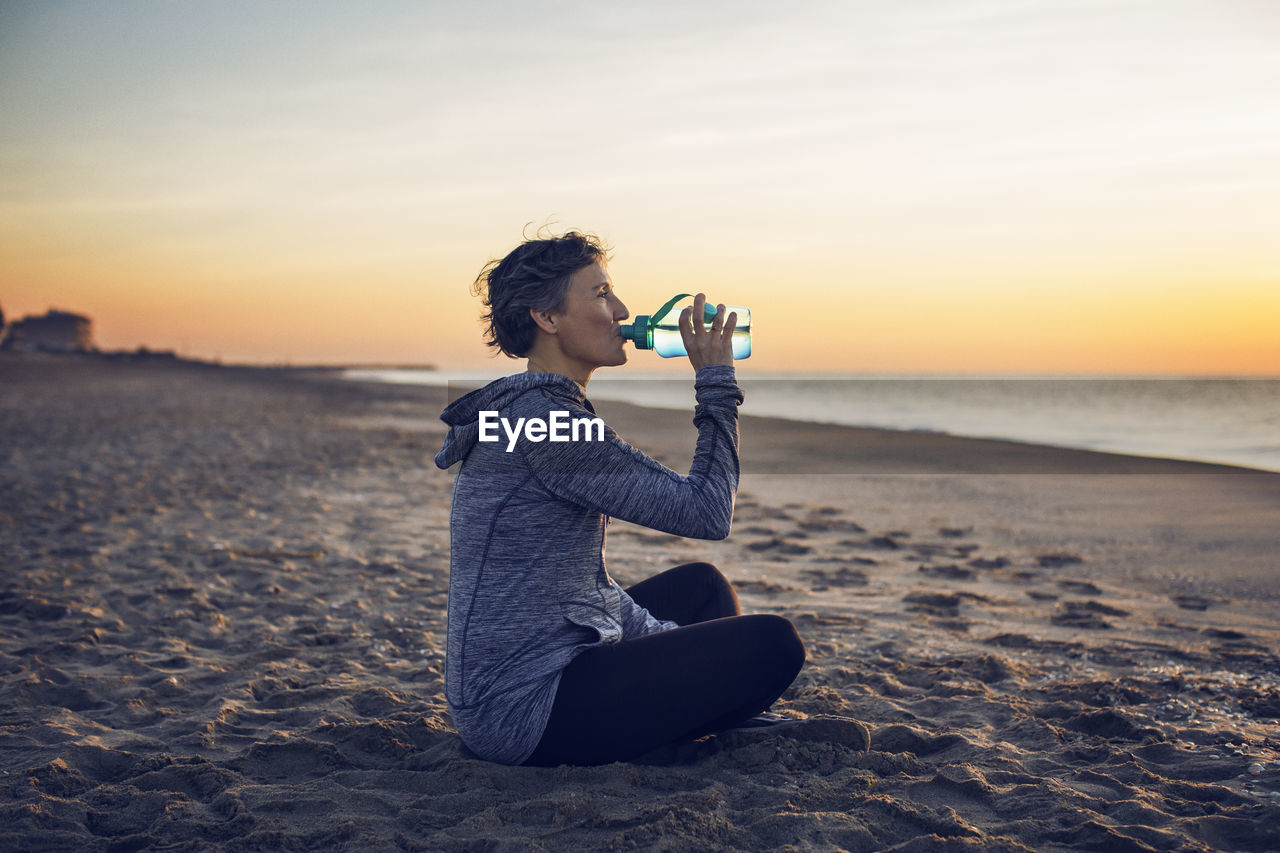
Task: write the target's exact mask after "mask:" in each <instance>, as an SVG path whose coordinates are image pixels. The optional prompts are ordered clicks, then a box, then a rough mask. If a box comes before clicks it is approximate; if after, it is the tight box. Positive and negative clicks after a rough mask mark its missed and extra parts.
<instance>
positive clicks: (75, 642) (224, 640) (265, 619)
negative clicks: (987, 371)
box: [0, 356, 1280, 851]
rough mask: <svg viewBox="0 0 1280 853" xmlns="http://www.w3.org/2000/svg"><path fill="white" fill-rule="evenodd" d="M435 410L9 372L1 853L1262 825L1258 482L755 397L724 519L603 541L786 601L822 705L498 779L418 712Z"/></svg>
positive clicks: (967, 846)
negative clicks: (865, 733) (661, 745)
mask: <svg viewBox="0 0 1280 853" xmlns="http://www.w3.org/2000/svg"><path fill="white" fill-rule="evenodd" d="M443 402H444V398H443V394H442V393H441V392H439V391H433V390H431V389H422V388H404V387H396V386H378V385H372V384H359V383H352V382H345V381H343V380H340V379H338V378H336V377H334V376H332V375H326V374H324V373H322V372H309V371H298V370H293V371H290V370H267V369H249V368H243V369H242V368H229V367H216V366H202V365H193V364H187V363H181V362H176V363H169V362H165V361H163V360H155V359H152V360H141V361H128V360H122V361H117V362H107V361H103V360H99V359H77V358H53V357H34V356H22V357H19V356H6V357H4V358H0V568H2V571H3V575H2V578H3V586H2V589H0V665H2V669H0V672H2V673H3V680H2V681H0V770H2V772H3V775H2V776H0V849H4V850H109V851H126V850H184V851H185V850H191V851H195V850H374V851H378V850H472V849H485V850H489V849H499V850H502V849H520V850H524V849H548V850H568V849H571V850H581V849H646V850H776V849H795V850H836V849H844V850H858V851H862V850H901V851H926V850H964V851H970V850H1001V851H1004V850H1028V849H1029V850H1126V851H1127V850H1132V851H1143V850H1259V851H1260V850H1276V849H1280V793H1277V792H1280V761H1278V759H1280V719H1278V717H1280V660H1278V659H1277V655H1276V653H1275V652H1274V651H1273V650H1274V649H1276V648H1277V647H1278V644H1277V640H1278V639H1280V637H1278V636H1277V634H1278V632H1277V627H1276V624H1275V612H1276V609H1277V602H1278V601H1280V572H1278V571H1277V565H1278V563H1277V560H1278V558H1277V557H1276V552H1277V551H1278V550H1280V547H1278V546H1280V533H1278V532H1277V524H1276V521H1277V519H1280V475H1277V474H1267V473H1258V472H1248V471H1243V470H1239V469H1231V468H1226V467H1221V466H1208V465H1192V464H1186V463H1171V462H1162V461H1157V460H1142V459H1136V458H1132V457H1123V456H1110V455H1105V454H1090V453H1076V452H1069V451H1059V450H1053V449H1049V448H1039V447H1035V446H1032V445H1018V444H1012V443H1003V442H975V441H967V440H962V439H955V438H949V437H946V436H937V435H924V434H912V433H894V432H885V431H875V430H852V429H846V428H839V427H827V426H818V425H801V424H788V423H786V422H781V421H771V420H764V419H754V418H744V420H743V467H744V476H743V484H742V490H741V493H740V498H739V503H738V509H737V513H736V517H735V523H734V532H733V535H732V536H731V537H730V538H729V539H728V540H726V541H724V542H715V543H709V542H697V541H687V540H680V539H677V538H675V537H671V536H667V535H665V534H659V533H655V532H653V531H648V530H644V529H641V528H637V527H634V526H632V525H629V524H626V523H624V522H615V523H614V524H613V525H612V526H611V528H610V532H609V546H608V549H609V550H608V553H609V558H610V566H611V570H612V571H613V573H614V574H615V576H616V577H618V579H619V580H620V581H622V582H624V583H629V582H635V581H637V580H639V579H641V578H643V577H645V576H647V575H648V574H651V573H653V572H657V571H660V570H662V569H665V568H667V567H669V566H671V565H675V564H678V563H681V562H687V561H690V560H698V559H706V560H710V561H712V562H714V563H716V564H717V565H719V566H720V567H721V569H722V570H723V571H724V572H725V573H726V575H728V576H729V577H730V578H731V579H732V580H733V581H734V582H735V584H736V586H737V588H738V590H739V594H740V597H741V599H742V602H743V605H744V609H746V610H747V611H749V612H776V613H782V614H783V615H786V616H788V617H789V618H791V619H792V620H793V621H794V622H795V623H796V625H797V627H798V629H799V631H800V633H801V635H802V637H803V638H804V640H805V643H806V646H807V648H808V650H809V661H808V663H807V664H806V667H805V669H804V671H803V672H802V673H801V675H800V677H799V678H798V680H797V681H796V683H795V684H794V685H793V687H792V688H791V689H790V690H789V691H788V692H787V693H786V694H785V695H784V697H783V699H782V700H781V701H780V702H779V703H778V705H777V706H776V707H775V710H776V711H777V712H779V713H780V714H782V715H784V716H788V717H792V718H795V719H805V720H808V721H809V722H807V723H805V724H802V725H799V726H797V727H794V728H793V729H792V730H791V732H790V734H787V735H783V734H777V733H773V734H768V733H758V732H757V733H751V732H738V733H729V734H723V735H718V736H713V737H710V738H707V739H704V740H702V741H698V742H695V743H688V744H680V745H676V746H672V747H670V748H667V749H663V750H659V751H658V752H655V753H654V754H652V755H650V756H647V757H646V758H645V759H643V760H641V761H638V762H635V763H630V764H615V765H609V766H605V767H595V768H554V769H534V768H513V767H503V766H500V765H495V764H490V763H486V762H483V761H480V760H478V759H476V758H475V757H473V756H472V755H470V754H469V753H468V752H467V750H466V749H465V748H464V747H463V746H462V744H461V742H460V741H459V739H458V737H457V735H456V734H455V733H454V732H453V730H452V729H451V727H450V722H449V718H448V714H447V712H446V710H445V707H444V701H443V695H442V691H443V685H442V681H441V673H442V665H443V650H444V632H445V601H446V593H447V586H448V501H449V488H450V485H451V475H450V474H448V473H447V472H441V471H438V470H436V469H435V467H434V466H433V465H432V464H431V458H432V456H433V455H434V453H435V451H436V449H437V448H438V446H439V442H440V439H441V437H442V435H443V430H442V426H441V425H440V423H439V421H438V420H437V415H438V413H439V410H440V408H441V407H442V404H443ZM600 408H601V410H602V411H603V412H604V413H605V414H606V417H607V418H608V419H609V421H610V423H611V424H612V425H613V426H614V427H615V428H616V429H618V430H619V431H620V432H621V433H622V434H623V435H624V436H626V437H628V438H629V439H630V440H631V441H632V442H633V443H635V444H637V445H638V446H640V447H642V448H644V449H646V450H648V451H650V452H653V453H654V454H655V455H658V456H659V457H661V458H663V459H665V460H667V461H669V462H671V463H674V464H676V465H677V466H687V453H688V449H689V448H691V447H692V428H691V427H690V426H689V423H688V413H679V414H672V413H663V412H657V411H653V410H644V409H636V408H633V407H629V406H626V405H622V404H605V403H602V404H600ZM682 460H683V461H682ZM831 717H834V718H837V720H836V722H835V723H831V724H827V723H823V722H822V719H823V718H831ZM839 718H849V719H856V720H860V721H862V722H863V723H865V724H866V725H867V727H868V728H869V729H870V733H871V745H870V749H869V750H864V749H861V748H860V746H859V744H857V743H856V742H853V739H851V738H848V737H845V736H844V734H842V732H845V731H847V729H846V728H845V727H842V726H841V725H839Z"/></svg>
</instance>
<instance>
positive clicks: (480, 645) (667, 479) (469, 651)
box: [435, 365, 742, 764]
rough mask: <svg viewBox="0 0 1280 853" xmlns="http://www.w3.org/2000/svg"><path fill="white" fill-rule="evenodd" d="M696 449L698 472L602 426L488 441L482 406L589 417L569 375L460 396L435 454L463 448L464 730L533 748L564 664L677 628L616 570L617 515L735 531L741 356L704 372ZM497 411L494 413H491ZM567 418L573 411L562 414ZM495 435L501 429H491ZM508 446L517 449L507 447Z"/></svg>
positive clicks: (456, 708)
mask: <svg viewBox="0 0 1280 853" xmlns="http://www.w3.org/2000/svg"><path fill="white" fill-rule="evenodd" d="M694 388H695V391H696V396H697V401H698V404H697V406H696V408H695V410H694V417H693V422H694V424H695V425H696V426H697V428H698V443H697V449H696V450H695V452H694V457H693V464H692V465H691V466H690V469H689V475H688V476H687V477H684V476H681V475H680V474H677V473H676V472H675V471H672V470H670V469H669V468H666V467H664V466H663V465H662V464H660V463H658V462H656V461H654V460H653V459H650V458H649V457H648V456H646V455H645V454H643V453H641V452H640V451H639V450H636V449H635V448H633V447H631V446H630V445H629V444H627V443H626V442H625V441H623V440H622V439H621V438H619V437H618V436H617V434H616V433H614V432H613V430H611V429H609V428H608V426H605V427H604V429H603V440H586V439H587V438H588V437H590V438H593V439H594V438H597V437H598V436H597V434H596V432H595V431H591V432H590V433H589V434H583V433H579V440H577V441H554V442H553V441H550V440H542V441H534V440H531V437H530V436H529V434H527V433H522V434H521V435H520V436H519V437H518V438H517V439H515V441H514V444H512V442H511V440H510V439H509V437H508V435H507V433H506V432H505V430H504V429H503V428H497V430H496V432H497V435H498V437H499V440H497V441H481V440H479V439H480V437H481V432H480V423H479V421H480V417H481V412H486V411H488V412H497V413H498V416H500V417H504V418H506V419H507V421H508V423H509V424H510V425H512V427H514V425H515V424H516V423H517V419H518V418H541V419H543V420H550V416H551V413H552V412H557V411H560V412H568V418H570V419H575V418H593V417H594V416H595V410H594V409H593V408H592V406H591V403H590V401H588V400H587V399H586V397H585V396H583V393H582V391H581V389H580V388H579V387H578V385H577V383H575V382H574V381H573V380H572V379H569V378H568V377H565V376H560V375H557V374H552V373H520V374H516V375H514V376H508V377H505V378H503V379H498V380H496V381H494V382H491V383H489V384H488V385H486V386H485V387H484V388H481V389H479V390H477V391H473V392H471V393H469V394H467V395H466V396H464V397H461V398H459V399H458V400H456V401H454V402H453V403H452V404H450V405H449V406H448V408H446V409H445V410H444V413H443V414H441V416H440V418H441V420H443V421H444V422H445V423H446V424H448V425H449V433H448V435H447V436H446V437H445V441H444V447H443V448H442V449H441V451H440V452H439V454H437V455H436V459H435V461H436V465H437V466H439V467H441V468H448V467H449V466H451V465H453V464H455V463H457V462H461V463H462V466H461V467H460V468H459V469H458V471H457V474H456V477H455V479H454V483H453V508H452V515H451V517H450V538H451V554H450V569H449V570H450V575H449V631H448V642H447V645H446V661H445V698H446V700H447V701H448V704H449V713H450V716H451V717H452V718H453V722H454V725H455V726H456V727H457V729H458V733H459V734H460V735H461V736H462V739H463V742H465V743H466V744H467V746H468V747H470V749H471V750H472V751H473V752H475V753H476V754H477V755H479V756H481V757H483V758H486V759H489V760H491V761H499V762H502V763H504V764H519V763H521V762H523V761H524V760H525V759H527V758H528V757H529V755H530V754H531V753H532V752H533V750H534V749H535V748H536V747H537V745H538V741H539V740H540V739H541V737H542V733H543V731H544V729H545V728H546V725H547V720H548V718H549V717H550V716H551V706H552V703H553V702H554V701H555V694H556V687H557V686H558V685H559V683H560V674H561V672H563V670H564V668H565V667H566V666H568V665H569V662H570V661H572V660H573V658H574V657H575V656H577V655H578V653H580V652H581V651H583V650H584V649H586V648H589V647H591V646H595V645H599V644H604V643H617V642H619V641H620V640H623V639H630V638H633V637H640V636H644V635H646V634H652V633H655V632H657V631H663V630H667V629H669V628H674V627H676V625H675V623H674V622H664V621H660V620H658V619H655V618H654V617H653V616H652V615H650V614H649V612H648V611H646V610H645V609H644V608H642V607H640V606H639V605H637V604H636V603H635V602H634V601H632V600H631V597H630V596H628V595H627V594H626V592H625V591H623V590H622V588H621V587H619V586H618V584H617V583H616V582H615V581H614V580H613V579H612V578H611V577H609V575H608V573H607V572H606V571H605V566H604V539H605V523H606V521H607V517H608V516H614V517H617V518H621V519H624V520H626V521H630V522H634V523H636V524H641V525H644V526H646V527H651V528H655V529H657V530H663V531H666V532H667V533H673V534H675V535H677V536H689V537H694V538H698V539H723V538H725V537H726V536H728V535H729V523H730V520H731V518H732V516H733V501H734V495H735V493H736V492H737V488H738V409H737V407H738V404H739V403H741V402H742V392H741V391H740V390H739V388H738V385H737V382H736V381H735V379H734V371H733V368H732V367H731V366H725V365H712V366H707V367H704V368H702V369H701V370H699V371H698V374H697V377H696V380H695V383H694ZM486 417H487V418H488V419H490V420H492V419H493V416H486ZM561 417H564V416H561ZM490 434H491V433H490ZM509 446H510V447H511V450H510V451H508V449H507V448H508V447H509Z"/></svg>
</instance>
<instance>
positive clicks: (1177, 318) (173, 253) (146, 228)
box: [0, 0, 1280, 375]
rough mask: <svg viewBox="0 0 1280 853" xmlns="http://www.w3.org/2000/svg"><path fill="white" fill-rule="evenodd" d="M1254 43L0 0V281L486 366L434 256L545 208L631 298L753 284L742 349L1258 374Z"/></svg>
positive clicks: (191, 338) (722, 14)
mask: <svg viewBox="0 0 1280 853" xmlns="http://www.w3.org/2000/svg"><path fill="white" fill-rule="evenodd" d="M1277 44H1280V4H1276V3H1273V2H1270V0H1073V2H1043V1H1042V2H1036V1H1035V0H911V2H904V3H884V2H881V0H839V1H838V2H837V1H836V0H832V1H831V2H827V0H799V2H792V3H787V4H779V3H776V2H754V0H732V2H729V1H728V0H707V2H699V3H689V2H687V0H674V2H666V1H665V0H663V1H662V2H635V3H625V4H603V3H586V2H539V0H530V1H529V2H518V3H517V2H497V1H496V0H477V1H476V2H467V3H435V2H384V1H383V0H369V2H363V3H350V2H344V3H338V2H327V0H308V2H272V3H260V2H256V1H255V2H228V0H216V2H201V1H200V0H192V1H191V2H178V0H152V2H134V0H112V1H111V2H58V0H33V2H23V0H0V309H3V311H4V313H5V315H6V317H8V318H9V319H10V320H12V319H15V318H17V317H20V316H22V315H26V314H33V313H43V312H44V311H45V310H46V309H48V308H59V309H63V310H71V311H76V312H78V313H83V314H87V315H89V316H90V317H91V318H92V319H93V323H94V336H95V340H96V342H97V344H98V345H99V346H100V347H102V348H106V349H132V348H135V347H137V346H147V347H150V348H153V349H175V350H177V351H179V352H180V353H183V354H186V355H191V356H195V357H201V358H217V359H221V360H223V361H228V362H254V363H291V364H303V363H306V364H310V363H330V364H337V363H350V364H369V363H381V364H419V363H430V364H435V365H437V366H439V367H440V368H441V369H444V370H462V369H490V368H492V369H495V370H498V371H500V372H505V371H511V370H515V369H521V368H522V366H523V365H522V363H520V362H508V361H507V360H505V359H501V360H499V361H498V362H495V361H494V360H493V359H492V358H491V357H490V355H489V353H488V351H487V350H486V348H485V347H484V345H483V343H482V341H481V333H480V326H479V320H478V317H479V312H480V305H479V300H478V299H477V298H476V297H474V296H473V295H472V294H471V292H470V285H471V282H472V281H473V279H474V278H475V276H476V274H477V273H478V272H479V270H480V268H481V267H482V266H483V265H484V263H485V262H486V261H488V260H489V259H491V258H494V257H500V256H501V255H503V254H505V253H506V252H507V251H509V250H510V249H512V248H514V247H515V245H517V244H518V243H519V242H520V241H521V240H522V239H523V235H524V234H526V233H529V234H532V233H534V232H536V231H537V230H538V229H539V228H540V227H543V226H546V227H548V228H549V229H550V230H552V231H557V232H559V231H565V230H569V229H578V230H585V231H589V232H592V233H595V234H598V235H600V236H601V237H602V238H604V239H605V240H606V241H607V242H608V243H609V244H610V245H611V246H613V248H614V253H613V258H612V261H611V264H610V271H611V274H612V276H613V279H614V283H615V286H616V287H617V291H618V293H619V295H620V296H621V297H622V299H623V301H624V302H626V303H627V305H628V307H629V308H630V309H631V312H632V313H633V314H638V313H651V312H652V311H653V310H655V309H656V308H657V307H658V306H659V305H661V304H662V303H663V302H664V301H665V300H666V299H667V298H668V297H669V296H671V295H673V294H675V293H678V292H694V291H697V290H702V291H705V292H706V293H708V294H709V295H710V296H711V298H712V299H713V300H718V301H723V302H727V303H731V304H737V305H745V306H748V307H749V308H751V310H752V316H753V322H754V332H753V347H754V350H753V355H752V358H751V360H750V361H749V362H744V363H743V364H742V369H744V370H750V371H760V372H765V371H794V372H802V373H820V372H832V371H834V372H841V373H861V372H873V373H884V372H906V373H952V372H959V373H966V372H974V373H1018V372H1030V373H1038V374H1045V373H1070V374H1081V373H1084V374H1095V373H1097V374H1115V373H1123V374H1135V373H1154V374H1206V375H1207V374H1239V375H1262V374H1270V375H1275V374H1278V373H1280V97H1277V95H1276V93H1277V92H1280V50H1277V49H1276V45H1277ZM662 362H663V360H662V359H658V358H657V357H656V356H654V355H653V354H652V353H634V354H632V355H631V362H630V363H631V369H637V370H639V369H643V370H651V369H656V368H659V367H666V368H670V369H675V368H677V367H680V365H676V364H673V363H668V364H663V363H662ZM682 367H683V369H686V370H687V369H688V365H687V363H684V364H683V366H682Z"/></svg>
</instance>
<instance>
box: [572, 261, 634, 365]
mask: <svg viewBox="0 0 1280 853" xmlns="http://www.w3.org/2000/svg"><path fill="white" fill-rule="evenodd" d="M629 316H630V315H629V314H628V313H627V306H626V305H623V304H622V300H620V299H619V298H618V296H617V294H615V293H614V292H613V280H612V279H610V278H609V270H608V268H606V267H605V265H604V263H602V262H600V261H597V262H596V263H594V264H591V265H590V266H586V267H583V268H582V269H580V270H578V271H577V272H575V273H574V274H573V277H572V278H571V279H570V280H569V290H568V292H567V293H566V294H565V297H564V310H563V312H562V313H560V314H557V315H555V318H556V334H557V336H558V337H559V339H560V348H561V350H562V351H563V352H564V354H565V355H566V356H568V357H569V358H571V359H573V360H574V361H577V362H579V363H580V364H582V365H584V366H587V367H588V368H591V369H594V368H596V367H610V366H616V365H619V364H626V363H627V354H626V352H625V351H623V349H622V343H623V340H622V331H621V328H620V326H621V323H622V321H623V320H625V319H627V317H629Z"/></svg>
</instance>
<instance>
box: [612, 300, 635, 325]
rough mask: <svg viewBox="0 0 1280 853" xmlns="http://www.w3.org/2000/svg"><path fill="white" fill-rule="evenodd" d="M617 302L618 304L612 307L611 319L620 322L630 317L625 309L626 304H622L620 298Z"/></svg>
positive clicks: (629, 313)
mask: <svg viewBox="0 0 1280 853" xmlns="http://www.w3.org/2000/svg"><path fill="white" fill-rule="evenodd" d="M615 298H616V297H615ZM617 302H618V304H617V305H615V306H614V308H613V319H615V320H617V321H619V322H621V321H623V320H625V319H627V318H628V317H630V316H631V312H630V311H628V310H627V306H626V305H625V304H623V302H622V300H621V299H618V300H617Z"/></svg>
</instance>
